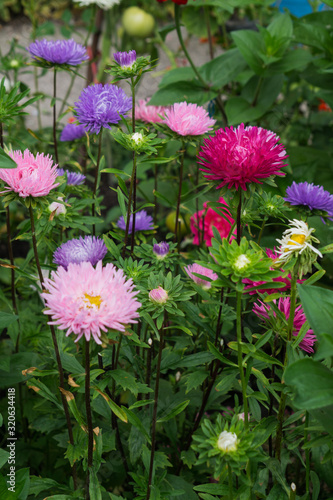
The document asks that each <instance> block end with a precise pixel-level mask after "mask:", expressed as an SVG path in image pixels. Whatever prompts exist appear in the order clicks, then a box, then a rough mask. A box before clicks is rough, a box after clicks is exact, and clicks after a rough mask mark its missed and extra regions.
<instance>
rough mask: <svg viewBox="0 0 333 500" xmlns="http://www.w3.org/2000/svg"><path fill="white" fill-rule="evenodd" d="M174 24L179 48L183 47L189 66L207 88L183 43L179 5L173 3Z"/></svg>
mask: <svg viewBox="0 0 333 500" xmlns="http://www.w3.org/2000/svg"><path fill="white" fill-rule="evenodd" d="M175 24H176V31H177V35H178V40H179V43H180V45H181V48H182V49H183V52H184V54H185V56H186V58H187V60H188V62H189V63H190V65H191V68H192V69H193V71H194V73H195V75H196V76H197V78H198V80H199V81H200V82H201V83H202V85H203V86H204V87H205V88H206V89H207V88H209V87H208V85H207V83H206V82H205V80H204V79H203V78H202V76H201V75H200V73H199V71H198V70H197V68H196V66H195V64H194V63H193V61H192V59H191V57H190V55H189V53H188V51H187V48H186V46H185V43H184V40H183V35H182V32H181V28H180V6H179V5H178V4H175Z"/></svg>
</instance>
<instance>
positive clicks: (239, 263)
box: [234, 253, 251, 271]
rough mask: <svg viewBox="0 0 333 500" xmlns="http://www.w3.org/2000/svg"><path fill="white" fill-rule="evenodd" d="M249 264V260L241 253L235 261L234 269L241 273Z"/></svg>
mask: <svg viewBox="0 0 333 500" xmlns="http://www.w3.org/2000/svg"><path fill="white" fill-rule="evenodd" d="M250 262H251V261H250V259H249V258H248V257H247V256H246V255H245V254H244V253H242V254H241V255H239V256H238V257H237V259H236V260H235V262H234V267H235V268H236V270H237V271H242V270H243V269H245V268H246V267H247V266H248V265H249V264H250Z"/></svg>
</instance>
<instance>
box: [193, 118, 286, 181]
mask: <svg viewBox="0 0 333 500" xmlns="http://www.w3.org/2000/svg"><path fill="white" fill-rule="evenodd" d="M278 140H279V137H278V136H276V135H275V134H274V133H273V132H271V131H270V130H265V129H263V128H261V127H252V126H249V127H244V124H243V123H242V124H241V125H239V127H237V128H236V129H234V128H233V127H230V128H228V127H226V128H225V129H222V128H221V129H219V130H217V131H216V132H215V135H214V136H210V137H209V138H208V139H204V146H202V148H201V151H200V154H199V163H200V164H201V165H203V166H204V168H202V169H201V170H202V171H203V172H205V174H204V175H205V177H207V179H209V180H212V181H218V185H217V189H218V188H220V187H222V186H228V188H229V189H230V188H231V187H233V186H234V187H235V189H238V188H239V187H240V188H242V189H243V190H244V191H246V184H249V183H251V182H255V183H259V184H261V180H262V179H267V178H268V177H271V176H272V175H284V173H283V172H281V171H280V169H281V168H283V167H285V166H286V165H287V164H286V163H283V162H284V160H285V159H286V158H287V155H286V152H285V149H284V147H283V145H282V144H279V143H278Z"/></svg>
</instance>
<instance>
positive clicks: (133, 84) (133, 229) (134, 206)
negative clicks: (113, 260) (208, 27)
mask: <svg viewBox="0 0 333 500" xmlns="http://www.w3.org/2000/svg"><path fill="white" fill-rule="evenodd" d="M131 91H132V132H133V134H135V82H134V79H133V77H131ZM134 157H135V151H133V169H134V161H135V158H134ZM135 212H136V169H135V173H134V179H133V222H132V234H131V254H133V249H134V242H135Z"/></svg>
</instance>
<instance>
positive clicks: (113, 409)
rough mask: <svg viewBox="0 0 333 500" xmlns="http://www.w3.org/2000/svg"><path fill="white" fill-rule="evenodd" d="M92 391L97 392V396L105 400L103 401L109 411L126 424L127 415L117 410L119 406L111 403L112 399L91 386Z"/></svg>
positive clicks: (121, 410) (120, 409) (119, 409)
mask: <svg viewBox="0 0 333 500" xmlns="http://www.w3.org/2000/svg"><path fill="white" fill-rule="evenodd" d="M92 389H94V390H95V391H97V392H98V394H100V395H101V396H102V397H103V398H104V399H105V401H106V402H107V404H108V406H109V407H110V408H111V411H113V413H114V414H115V415H117V417H118V418H120V420H122V421H123V422H126V423H127V415H126V412H125V411H124V409H122V408H119V406H118V405H117V404H116V403H115V402H114V401H112V399H111V398H109V396H107V395H106V394H104V393H103V392H102V391H100V390H99V389H98V387H94V386H93V387H92Z"/></svg>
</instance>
